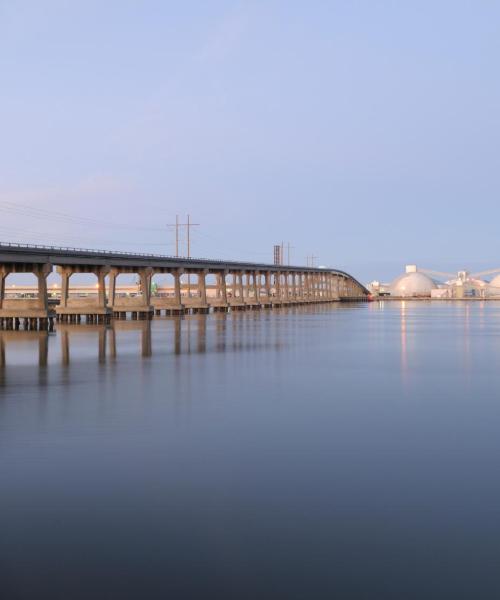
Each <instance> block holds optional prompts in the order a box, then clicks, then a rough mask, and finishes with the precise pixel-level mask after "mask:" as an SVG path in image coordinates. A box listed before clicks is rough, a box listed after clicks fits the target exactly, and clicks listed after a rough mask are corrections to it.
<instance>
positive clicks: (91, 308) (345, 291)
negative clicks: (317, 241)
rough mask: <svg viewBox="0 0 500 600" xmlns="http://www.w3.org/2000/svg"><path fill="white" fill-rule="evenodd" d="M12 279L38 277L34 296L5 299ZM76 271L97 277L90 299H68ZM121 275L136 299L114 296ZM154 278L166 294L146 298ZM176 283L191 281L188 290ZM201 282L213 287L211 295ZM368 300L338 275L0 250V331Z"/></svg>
mask: <svg viewBox="0 0 500 600" xmlns="http://www.w3.org/2000/svg"><path fill="white" fill-rule="evenodd" d="M54 269H55V270H56V271H57V272H58V273H59V274H60V276H61V288H60V289H61V293H60V300H59V303H58V305H57V306H55V307H53V306H52V305H51V304H50V303H49V301H48V290H47V276H48V275H49V274H50V273H52V272H53V271H54ZM11 273H33V274H34V275H35V276H36V278H37V297H36V298H29V299H26V298H6V287H5V280H6V278H7V276H8V275H10V274H11ZM77 273H91V274H94V275H95V277H96V280H97V282H96V294H95V295H93V296H90V297H72V296H71V295H70V290H71V287H70V283H71V277H72V275H74V274H77ZM122 273H133V274H136V275H137V276H138V279H139V289H140V293H139V294H136V295H134V296H125V297H124V296H123V295H120V294H118V293H117V287H116V278H117V277H118V275H120V274H122ZM156 274H169V275H171V276H172V277H173V283H174V285H173V293H172V294H171V295H168V296H155V295H152V294H151V283H152V277H153V276H154V275H156ZM182 277H185V278H186V277H188V278H189V283H188V286H187V291H186V285H185V284H182V282H181V278H182ZM207 279H210V281H211V282H213V283H211V284H210V292H211V294H210V295H208V294H207V287H208V285H207ZM192 280H194V281H193V283H191V281H192ZM212 292H213V293H212ZM368 297H369V292H368V290H367V289H366V288H365V287H364V286H363V285H361V284H360V283H359V282H358V281H357V280H356V279H354V277H352V276H351V275H349V274H348V273H346V272H344V271H340V270H337V269H328V268H312V267H302V266H289V265H268V264H260V263H247V262H236V261H234V262H233V261H222V260H210V259H194V258H193V259H187V258H177V257H169V256H160V255H154V254H129V253H126V252H114V251H104V250H85V249H76V248H56V247H51V246H32V245H25V246H23V245H17V244H0V328H2V329H13V330H15V329H20V328H22V329H51V328H52V327H53V324H54V320H58V321H61V322H64V323H80V322H82V321H85V322H87V323H108V322H109V321H110V320H111V319H113V318H114V319H127V318H128V317H130V318H131V319H151V318H152V317H153V316H154V315H157V316H159V315H164V314H167V315H175V314H186V313H191V314H194V313H208V312H210V311H229V310H251V309H253V310H255V309H258V310H260V309H262V308H277V307H282V306H290V305H295V304H309V303H323V302H340V301H362V300H368Z"/></svg>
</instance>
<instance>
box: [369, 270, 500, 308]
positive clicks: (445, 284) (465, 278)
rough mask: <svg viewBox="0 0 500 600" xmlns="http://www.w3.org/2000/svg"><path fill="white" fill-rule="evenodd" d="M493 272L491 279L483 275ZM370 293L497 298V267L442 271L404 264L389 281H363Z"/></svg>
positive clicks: (499, 274)
mask: <svg viewBox="0 0 500 600" xmlns="http://www.w3.org/2000/svg"><path fill="white" fill-rule="evenodd" d="M487 275H495V276H494V277H493V279H491V281H487V280H485V279H483V277H484V276H487ZM367 288H368V289H369V290H370V292H371V294H372V295H373V296H383V297H389V298H415V299H419V298H422V299H423V298H432V299H436V300H437V299H440V300H446V299H468V298H469V299H478V298H482V299H495V298H497V299H499V300H500V268H498V269H489V270H487V271H482V272H480V273H469V272H468V271H466V270H463V271H458V273H445V272H441V271H432V270H430V269H421V268H417V265H414V264H413V265H406V267H405V272H404V273H402V274H401V275H399V276H398V277H396V278H395V279H394V280H393V281H392V282H391V283H381V282H379V281H372V282H371V283H370V284H368V285H367Z"/></svg>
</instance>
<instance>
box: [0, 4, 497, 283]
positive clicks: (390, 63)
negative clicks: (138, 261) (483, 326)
mask: <svg viewBox="0 0 500 600" xmlns="http://www.w3.org/2000/svg"><path fill="white" fill-rule="evenodd" d="M0 67H1V70H0V73H1V84H0V85H1V89H0V135H1V144H0V239H3V240H11V241H23V240H24V241H38V242H43V241H46V242H47V243H63V244H72V245H78V246H88V247H105V248H113V247H115V248H121V249H127V248H129V249H133V250H144V251H155V252H156V251H157V252H169V253H171V252H172V251H173V244H172V243H173V232H172V230H167V229H166V227H165V226H166V224H167V223H172V222H173V220H175V214H176V213H179V214H181V215H185V214H186V213H188V212H189V213H190V214H191V215H192V216H193V218H194V219H195V221H196V222H197V223H200V224H201V226H200V227H198V228H196V229H197V230H196V232H193V240H194V242H193V244H194V248H193V253H194V254H195V255H197V256H199V255H202V256H214V257H231V258H250V259H255V260H266V261H268V260H271V257H272V254H271V253H272V245H273V243H275V242H281V241H282V240H283V241H285V242H287V241H290V242H292V245H293V246H294V250H293V253H292V259H293V262H295V263H299V264H302V263H305V256H306V255H308V254H311V253H314V254H315V255H316V256H318V257H319V262H320V263H322V264H327V265H332V266H337V267H342V268H345V269H347V270H348V271H350V272H352V273H353V274H354V275H355V276H358V277H359V278H361V279H362V280H363V281H368V280H370V279H373V278H380V279H390V278H391V277H393V276H395V275H397V274H398V273H399V272H400V271H401V269H402V266H403V265H404V264H405V263H406V262H416V263H417V264H420V265H421V266H427V267H432V268H435V269H440V270H443V269H446V270H447V269H451V268H457V269H458V268H462V267H470V268H473V269H474V268H482V267H496V266H499V264H500V218H499V217H500V193H499V192H500V76H499V74H500V3H499V2H494V1H492V0H489V1H487V0H474V1H473V0H471V1H462V0H450V1H447V0H433V1H427V0H413V1H410V0H407V1H396V0H394V1H392V2H390V1H377V0H365V1H355V0H345V1H325V2H320V1H316V2H315V1H312V2H293V1H288V2H272V1H270V2H217V1H211V2H206V1H203V2H189V1H186V2H167V1H148V0H143V1H140V2H139V1H134V2H132V1H126V0H120V1H116V2H113V1H107V2H102V1H92V0H85V1H81V2H79V1H76V0H73V1H62V0H61V1H50V0H37V1H32V2H24V1H23V0H12V1H8V0H7V1H6V0H0ZM53 211H59V212H61V213H64V215H57V216H56V215H54V214H53ZM65 215H71V216H72V218H69V217H67V216H65ZM73 217H76V218H73ZM108 223H109V225H108Z"/></svg>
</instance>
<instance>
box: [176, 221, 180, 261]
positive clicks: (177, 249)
mask: <svg viewBox="0 0 500 600" xmlns="http://www.w3.org/2000/svg"><path fill="white" fill-rule="evenodd" d="M175 256H176V257H177V258H179V215H175Z"/></svg>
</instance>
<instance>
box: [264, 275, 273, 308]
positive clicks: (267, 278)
mask: <svg viewBox="0 0 500 600" xmlns="http://www.w3.org/2000/svg"><path fill="white" fill-rule="evenodd" d="M264 287H265V290H266V304H267V305H268V306H270V305H271V303H272V292H271V274H270V273H269V271H266V272H265V274H264Z"/></svg>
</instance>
